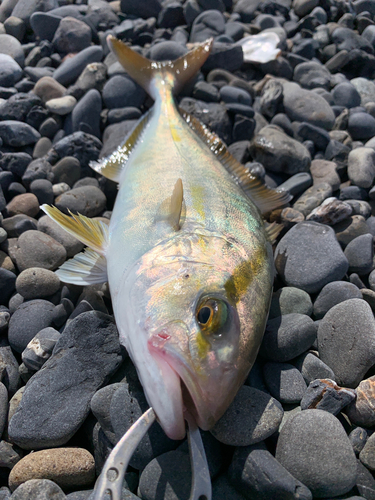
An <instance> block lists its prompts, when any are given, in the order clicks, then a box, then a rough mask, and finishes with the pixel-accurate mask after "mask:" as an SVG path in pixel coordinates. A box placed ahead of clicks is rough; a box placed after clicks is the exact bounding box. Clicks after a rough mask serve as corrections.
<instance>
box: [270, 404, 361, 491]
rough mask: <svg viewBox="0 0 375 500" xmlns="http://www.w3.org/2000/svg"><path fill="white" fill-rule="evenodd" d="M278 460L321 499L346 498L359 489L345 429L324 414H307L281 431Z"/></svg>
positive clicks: (289, 421)
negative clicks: (352, 491)
mask: <svg viewBox="0 0 375 500" xmlns="http://www.w3.org/2000/svg"><path fill="white" fill-rule="evenodd" d="M276 459H277V460H278V461H279V462H280V463H281V465H283V466H284V467H285V468H286V469H287V470H288V471H289V472H290V473H291V474H293V476H294V477H296V478H297V479H299V480H300V481H301V482H302V483H303V484H304V485H306V486H307V487H308V488H309V489H310V490H311V492H312V494H313V495H314V497H317V498H322V497H323V498H328V497H330V496H338V495H343V494H345V493H347V492H348V491H350V490H351V488H352V487H353V486H354V485H355V482H356V477H357V463H356V458H355V454H354V451H353V448H352V446H351V444H350V441H349V439H348V437H347V435H346V432H345V430H344V428H343V427H342V425H341V423H340V422H339V421H338V420H337V418H336V417H334V416H333V415H331V414H330V413H328V412H326V411H322V410H305V411H302V412H300V413H298V414H296V415H295V416H293V417H292V418H290V419H289V420H288V421H287V422H286V423H285V425H284V427H283V428H282V429H281V431H280V436H279V440H278V443H277V447H276Z"/></svg>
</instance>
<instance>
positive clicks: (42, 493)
mask: <svg viewBox="0 0 375 500" xmlns="http://www.w3.org/2000/svg"><path fill="white" fill-rule="evenodd" d="M10 498H11V499H12V500H24V499H25V498H27V499H28V500H50V499H52V498H53V500H65V499H66V496H65V493H64V492H63V490H62V489H61V488H60V486H58V485H57V484H56V483H54V482H53V481H50V480H49V479H29V480H28V481H26V482H25V483H22V484H21V485H20V486H18V488H16V489H15V490H14V492H13V494H12V496H11V497H10Z"/></svg>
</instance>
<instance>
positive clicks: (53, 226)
mask: <svg viewBox="0 0 375 500" xmlns="http://www.w3.org/2000/svg"><path fill="white" fill-rule="evenodd" d="M62 161H63V160H62ZM38 231H41V232H42V233H46V234H48V235H49V236H51V238H53V239H54V240H55V241H57V242H58V243H60V244H61V245H62V246H63V247H64V248H65V250H66V256H67V257H74V255H76V254H77V253H78V252H80V251H81V250H82V249H83V243H81V242H80V241H79V240H77V238H75V237H74V236H72V235H71V234H69V233H68V232H67V231H65V230H64V229H62V228H61V227H60V226H59V225H58V224H57V223H56V222H55V221H53V220H52V219H51V218H50V217H48V215H44V216H43V217H41V218H40V219H39V220H38Z"/></svg>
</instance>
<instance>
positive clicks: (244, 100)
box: [219, 85, 252, 106]
mask: <svg viewBox="0 0 375 500" xmlns="http://www.w3.org/2000/svg"><path fill="white" fill-rule="evenodd" d="M219 94H220V100H222V101H224V102H226V103H231V102H236V103H239V104H245V105H247V106H251V105H252V98H251V96H250V94H249V92H247V91H246V90H244V89H241V88H238V87H232V86H229V85H224V86H223V87H221V88H220V90H219Z"/></svg>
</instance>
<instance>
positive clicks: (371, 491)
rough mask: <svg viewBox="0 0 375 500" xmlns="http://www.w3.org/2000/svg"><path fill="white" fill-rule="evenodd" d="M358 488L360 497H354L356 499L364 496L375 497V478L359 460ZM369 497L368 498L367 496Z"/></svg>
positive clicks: (359, 499)
mask: <svg viewBox="0 0 375 500" xmlns="http://www.w3.org/2000/svg"><path fill="white" fill-rule="evenodd" d="M356 487H357V490H358V492H359V494H360V495H361V496H360V497H357V498H356V497H354V500H362V499H363V498H364V499H366V500H367V498H373V497H374V496H375V479H374V476H373V475H372V474H371V472H370V471H369V470H368V468H367V467H365V466H364V465H363V464H362V463H361V462H360V461H359V460H358V461H357V483H356ZM366 497H367V498H366Z"/></svg>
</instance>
